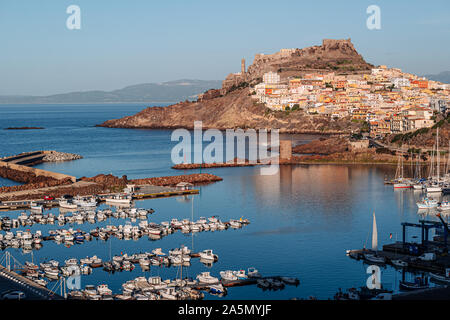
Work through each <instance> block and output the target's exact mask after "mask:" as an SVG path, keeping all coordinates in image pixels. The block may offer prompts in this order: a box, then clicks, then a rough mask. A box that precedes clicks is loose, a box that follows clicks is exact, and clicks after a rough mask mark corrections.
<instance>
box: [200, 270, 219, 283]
mask: <svg viewBox="0 0 450 320" xmlns="http://www.w3.org/2000/svg"><path fill="white" fill-rule="evenodd" d="M197 280H198V282H199V283H210V284H215V283H218V282H219V279H218V278H216V277H213V276H211V274H210V273H209V271H205V272H202V273H200V274H199V275H197Z"/></svg>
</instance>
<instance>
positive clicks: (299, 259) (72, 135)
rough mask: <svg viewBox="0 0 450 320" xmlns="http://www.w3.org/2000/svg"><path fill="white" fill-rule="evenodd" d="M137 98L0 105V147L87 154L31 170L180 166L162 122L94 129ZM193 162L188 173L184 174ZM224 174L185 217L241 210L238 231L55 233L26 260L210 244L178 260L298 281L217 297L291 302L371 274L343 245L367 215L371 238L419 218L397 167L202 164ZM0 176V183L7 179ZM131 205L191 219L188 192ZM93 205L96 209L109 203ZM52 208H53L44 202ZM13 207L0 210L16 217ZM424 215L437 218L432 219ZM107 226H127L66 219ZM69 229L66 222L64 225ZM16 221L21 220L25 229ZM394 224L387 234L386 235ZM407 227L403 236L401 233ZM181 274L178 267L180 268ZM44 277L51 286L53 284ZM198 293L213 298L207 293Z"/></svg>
mask: <svg viewBox="0 0 450 320" xmlns="http://www.w3.org/2000/svg"><path fill="white" fill-rule="evenodd" d="M144 107H145V106H143V105H130V104H127V105H121V104H114V105H86V104H84V105H11V106H8V105H1V106H0V128H1V130H0V156H5V155H12V154H17V153H20V152H25V151H32V150H57V151H63V152H70V153H77V154H80V155H82V156H83V157H84V158H83V159H81V160H76V161H72V162H64V163H44V164H41V165H38V166H37V167H38V168H42V169H48V170H52V171H56V172H62V173H67V174H71V175H75V176H77V177H82V176H94V175H97V174H99V173H105V174H109V173H112V174H114V175H118V176H121V175H127V176H128V177H129V178H140V177H154V176H165V175H178V174H182V173H183V172H180V171H177V170H173V169H171V168H170V167H171V166H172V163H171V157H170V152H171V149H172V147H173V146H174V145H175V144H176V142H171V141H170V135H171V131H170V130H143V129H142V130H132V129H109V128H100V127H95V125H96V124H100V123H102V122H103V121H105V120H108V119H114V118H120V117H124V116H127V115H132V114H135V113H136V112H138V111H140V110H142V109H143V108H144ZM23 126H29V127H34V126H36V127H44V128H45V129H43V130H3V128H6V127H23ZM291 138H292V139H293V141H294V143H306V142H308V141H311V140H312V139H316V138H317V137H314V136H309V135H295V136H292V137H291ZM195 172H199V170H194V171H186V172H185V173H186V174H190V173H195ZM202 172H209V173H212V174H215V175H218V176H220V177H222V178H223V181H221V182H218V183H214V184H210V185H206V186H200V187H199V189H200V194H199V195H196V196H194V206H193V207H194V210H193V214H194V220H197V219H198V218H199V217H201V216H204V217H210V216H212V215H219V217H220V219H221V220H223V221H225V220H229V219H231V218H236V219H238V218H240V217H244V218H248V219H249V220H250V222H251V223H250V225H248V226H246V227H244V228H242V229H238V230H232V229H229V230H226V231H216V232H200V233H198V234H196V235H195V236H191V235H184V234H181V233H180V232H176V233H174V234H172V235H168V236H166V237H164V238H163V239H161V240H158V241H149V240H148V239H147V237H143V238H140V239H139V240H137V241H133V240H129V241H125V240H119V239H116V238H110V239H109V240H108V241H107V242H104V241H101V240H98V241H97V240H93V241H91V242H85V243H84V244H81V245H74V246H72V247H70V248H67V247H65V246H64V245H57V244H56V243H54V242H51V241H47V242H44V246H43V248H42V249H40V250H39V251H34V253H33V259H34V261H35V262H36V261H37V262H42V261H43V260H45V259H47V260H48V259H56V260H59V261H60V262H63V261H64V260H66V259H68V258H71V257H76V258H82V257H86V256H87V255H89V256H92V255H94V254H95V255H97V256H99V257H100V258H102V259H104V260H107V259H109V257H110V253H111V254H112V255H115V254H120V253H121V252H122V253H128V254H133V253H139V252H145V251H148V252H150V251H151V250H153V249H155V248H159V247H161V248H162V250H163V252H166V253H167V252H168V251H169V250H170V249H172V248H176V247H179V246H180V245H181V244H185V245H187V246H189V247H192V246H193V248H194V251H200V250H204V249H213V251H214V253H216V254H218V255H219V261H218V262H217V263H215V264H214V265H213V266H212V267H211V268H208V267H206V266H204V265H203V264H201V263H200V262H199V261H198V260H193V261H192V266H191V267H189V268H188V269H187V274H188V275H189V276H192V277H195V276H196V274H198V273H200V272H201V271H210V272H211V274H212V275H213V276H217V277H219V271H222V270H239V269H247V268H248V267H256V268H257V269H258V270H259V271H260V272H261V273H262V274H263V275H267V276H268V275H282V276H292V277H298V278H299V279H300V285H299V286H298V287H295V286H287V287H286V288H285V289H284V290H280V291H262V290H261V289H259V288H257V287H256V286H247V287H236V288H230V289H229V291H228V295H227V296H226V297H225V298H226V299H227V298H228V299H290V298H294V297H300V298H307V297H309V296H310V295H313V296H316V297H318V298H321V299H327V298H332V296H333V295H334V294H335V293H336V292H337V291H338V289H339V288H343V289H345V288H350V287H359V286H364V285H365V283H366V280H367V278H368V276H369V275H368V274H366V269H367V265H363V264H362V262H358V261H355V260H352V259H350V258H349V257H347V256H346V254H345V251H346V250H347V249H360V248H362V247H363V246H364V245H366V247H370V239H371V230H372V213H373V211H375V212H376V217H377V223H378V243H379V247H381V246H382V245H383V244H386V243H389V242H391V241H394V240H395V239H396V238H398V240H401V226H400V223H401V222H403V221H409V222H418V220H419V219H420V218H422V216H420V215H418V213H417V209H416V205H415V202H416V201H417V200H418V199H419V198H420V197H421V196H422V194H421V193H420V192H419V193H417V192H415V191H413V190H401V191H393V189H392V186H388V185H384V184H383V180H384V177H385V175H388V176H389V175H390V176H392V175H394V173H395V167H392V166H369V165H299V166H282V167H280V171H279V173H278V174H277V175H273V176H261V175H260V174H259V168H254V167H242V168H220V169H206V170H205V169H203V170H202ZM14 184H15V183H14V182H12V181H9V180H5V179H2V178H0V185H14ZM135 205H136V207H139V208H153V209H155V213H154V214H153V215H151V216H149V220H150V221H154V222H156V223H160V222H161V221H170V219H172V218H178V219H184V218H189V219H190V218H191V213H192V212H191V209H192V198H191V197H177V198H165V199H154V200H145V201H138V202H135ZM106 207H107V206H106V205H102V206H101V208H106ZM52 212H53V213H56V214H57V213H58V209H52ZM17 214H19V211H14V212H2V213H0V215H1V216H4V215H9V216H12V217H15V216H16V215H17ZM429 218H430V219H434V218H431V217H429ZM107 224H125V220H124V219H111V221H104V222H100V223H97V224H96V225H90V224H88V223H85V224H83V225H73V226H72V227H73V228H74V229H81V230H84V231H89V230H91V229H94V228H95V227H96V226H97V225H98V226H105V225H107ZM65 227H66V228H69V227H70V226H68V225H66V226H65ZM27 228H29V229H31V230H32V231H33V232H35V231H36V230H42V232H43V234H44V235H45V234H47V232H48V230H50V229H57V228H60V227H58V226H55V225H53V226H46V225H33V226H32V227H27ZM22 229H25V228H22ZM390 233H392V235H393V239H392V240H390V239H389V235H390ZM414 235H417V236H419V237H418V239H416V241H420V234H419V230H418V231H417V232H416V233H413V231H411V233H409V234H408V238H409V239H410V240H411V239H412V240H414V238H412V237H413V236H414ZM10 250H11V252H12V254H13V255H14V256H15V257H16V258H17V259H18V260H20V261H22V262H23V261H25V260H28V261H31V255H30V254H23V253H22V252H21V251H20V250H17V249H10ZM177 271H178V269H177V268H174V267H172V268H162V267H161V268H160V267H154V266H152V267H151V269H150V271H148V272H145V274H144V273H143V272H142V271H141V269H140V267H139V266H137V267H136V269H134V271H132V272H119V273H115V274H108V273H106V272H105V271H103V270H101V268H100V269H94V271H93V273H92V274H91V275H89V276H82V286H83V287H84V286H85V285H87V284H94V285H97V284H100V283H104V282H105V283H107V284H108V285H109V287H110V288H111V289H112V290H113V293H119V292H121V285H122V283H124V282H126V281H127V280H131V279H134V278H136V277H138V276H141V275H145V276H146V277H148V276H150V275H160V276H161V277H162V278H163V279H164V278H175V277H176V276H177ZM185 272H186V270H185V271H183V274H184V273H185ZM381 279H382V283H383V284H384V286H385V287H387V288H391V287H393V288H394V289H397V288H398V280H400V279H401V274H400V273H399V272H398V271H395V270H394V269H392V268H390V267H388V268H386V269H382V275H381ZM50 286H51V285H50ZM205 298H206V299H215V297H213V296H210V295H206V296H205Z"/></svg>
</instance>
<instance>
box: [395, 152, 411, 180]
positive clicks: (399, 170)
mask: <svg viewBox="0 0 450 320" xmlns="http://www.w3.org/2000/svg"><path fill="white" fill-rule="evenodd" d="M406 188H411V181H409V180H407V179H405V178H403V157H402V156H401V155H400V154H399V155H398V161H397V171H396V172H395V183H394V189H406Z"/></svg>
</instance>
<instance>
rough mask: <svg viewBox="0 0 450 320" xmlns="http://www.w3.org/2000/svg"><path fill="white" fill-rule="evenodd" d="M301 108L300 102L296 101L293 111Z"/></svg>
mask: <svg viewBox="0 0 450 320" xmlns="http://www.w3.org/2000/svg"><path fill="white" fill-rule="evenodd" d="M299 109H300V105H299V104H298V103H296V104H294V105H293V106H292V111H296V110H299Z"/></svg>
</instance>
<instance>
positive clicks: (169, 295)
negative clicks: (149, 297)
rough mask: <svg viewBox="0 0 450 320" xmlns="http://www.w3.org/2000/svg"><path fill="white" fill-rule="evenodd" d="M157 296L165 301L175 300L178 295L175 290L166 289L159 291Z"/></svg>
mask: <svg viewBox="0 0 450 320" xmlns="http://www.w3.org/2000/svg"><path fill="white" fill-rule="evenodd" d="M159 295H160V296H161V297H162V298H163V299H166V300H177V297H178V294H177V291H176V289H175V288H166V289H162V290H160V291H159Z"/></svg>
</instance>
